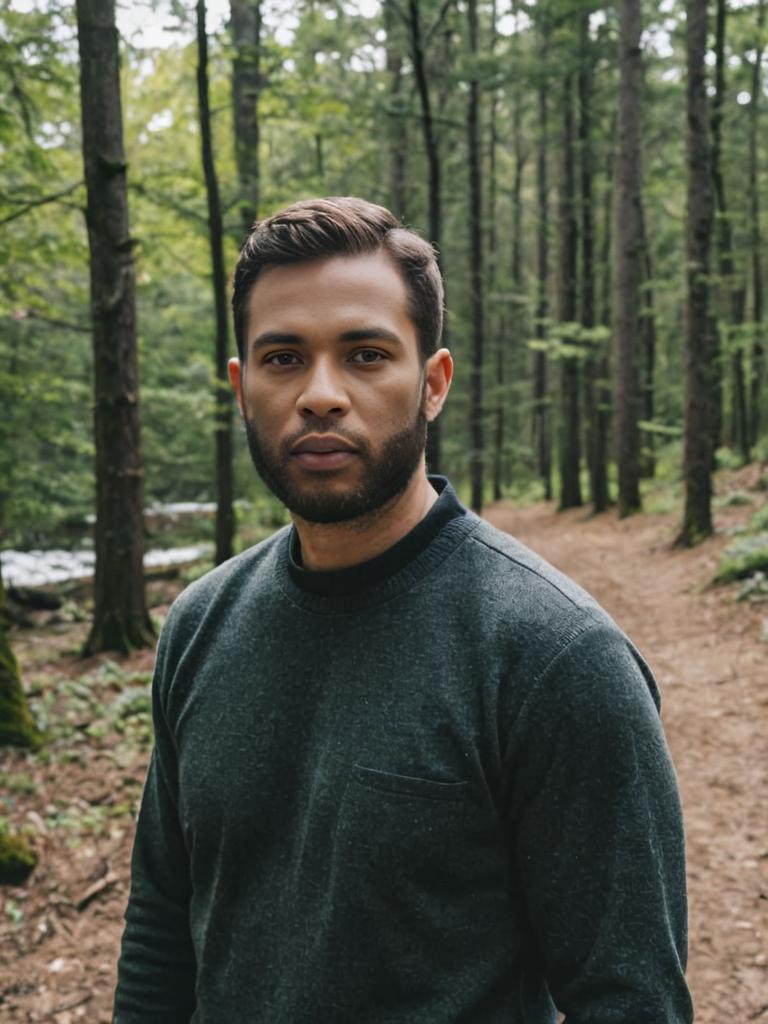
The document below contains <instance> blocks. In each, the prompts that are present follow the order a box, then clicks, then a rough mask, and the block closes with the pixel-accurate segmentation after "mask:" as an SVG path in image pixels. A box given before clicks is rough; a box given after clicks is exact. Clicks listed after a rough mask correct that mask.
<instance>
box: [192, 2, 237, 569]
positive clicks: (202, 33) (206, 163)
mask: <svg viewBox="0 0 768 1024" xmlns="http://www.w3.org/2000/svg"><path fill="white" fill-rule="evenodd" d="M197 99H198V106H199V111H200V141H201V144H202V158H203V170H204V172H205V187H206V192H207V196H208V231H209V235H210V243H211V268H212V280H213V301H214V306H215V309H216V392H215V396H214V397H215V400H216V411H215V417H216V419H215V423H216V498H217V505H216V563H217V564H218V563H220V562H223V561H225V560H226V559H227V558H230V557H231V556H232V541H233V537H234V532H235V515H234V506H233V500H232V499H233V482H232V399H231V396H230V389H229V380H228V374H227V359H228V356H229V338H228V335H229V328H228V322H229V321H228V316H227V276H226V272H225V269H224V229H223V225H222V219H221V202H220V200H219V185H218V181H217V179H216V169H215V166H214V163H213V143H212V140H211V111H210V105H209V100H208V36H207V34H206V30H205V0H197Z"/></svg>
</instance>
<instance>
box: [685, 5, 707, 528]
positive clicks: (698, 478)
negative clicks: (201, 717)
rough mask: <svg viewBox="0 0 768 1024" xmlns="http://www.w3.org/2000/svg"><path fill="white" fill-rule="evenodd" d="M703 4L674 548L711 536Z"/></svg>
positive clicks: (690, 137)
mask: <svg viewBox="0 0 768 1024" xmlns="http://www.w3.org/2000/svg"><path fill="white" fill-rule="evenodd" d="M706 45H707V0H686V51H687V65H688V80H687V112H688V131H687V137H686V144H687V163H688V199H687V217H686V222H687V223H686V255H687V281H688V284H687V290H688V297H687V303H686V324H685V447H684V455H683V475H684V479H685V509H684V512H683V522H682V526H681V530H680V534H679V536H678V538H677V543H678V544H679V545H682V546H689V545H692V544H696V543H697V542H698V541H700V540H702V539H703V538H704V537H708V536H709V535H710V534H711V533H712V480H711V470H712V431H711V419H712V414H713V411H712V404H713V403H712V372H711V358H712V355H713V352H712V341H711V335H710V320H709V310H708V305H709V285H708V275H709V250H710V243H711V236H712V219H713V201H712V174H711V170H712V167H711V150H710V141H709V137H708V132H707V124H708V118H707V92H706V72H705V66H704V56H705V53H706Z"/></svg>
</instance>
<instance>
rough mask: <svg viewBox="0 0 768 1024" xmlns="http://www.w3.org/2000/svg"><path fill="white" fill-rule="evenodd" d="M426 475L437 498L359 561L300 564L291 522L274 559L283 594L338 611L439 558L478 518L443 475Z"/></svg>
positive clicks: (388, 589) (383, 592)
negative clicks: (386, 544) (320, 567)
mask: <svg viewBox="0 0 768 1024" xmlns="http://www.w3.org/2000/svg"><path fill="white" fill-rule="evenodd" d="M429 481H430V483H431V484H432V486H433V487H434V488H435V490H436V491H437V492H438V499H437V501H436V502H435V503H434V504H433V505H432V507H431V508H430V510H429V512H428V513H427V515H426V516H425V517H424V518H423V519H422V520H421V522H419V523H417V524H416V526H414V528H413V529H412V530H411V531H410V532H409V533H407V534H406V535H405V536H404V537H402V538H401V539H400V540H399V541H397V543H396V544H393V545H392V547H390V548H388V549H387V550H386V551H384V552H382V554H380V555H377V556H376V557H375V558H371V559H369V560H368V561H366V562H361V563H360V564H359V565H353V566H350V567H349V568H345V569H332V570H326V571H312V570H309V569H306V568H304V566H303V565H302V564H301V547H300V543H299V537H298V533H297V531H296V528H295V527H292V528H291V530H290V531H288V532H287V534H286V540H285V542H284V550H283V551H282V552H281V553H280V555H279V562H278V576H279V577H281V581H282V583H283V585H284V587H285V588H286V589H287V590H288V591H289V596H290V597H291V598H292V599H293V600H294V601H297V600H298V603H300V604H301V605H303V606H309V607H314V608H316V609H317V610H325V611H339V610H344V609H346V606H349V608H348V610H352V609H353V607H359V605H360V603H361V602H362V603H364V604H368V603H370V601H371V599H375V598H379V599H385V598H386V597H388V596H390V595H391V594H392V592H393V590H397V589H400V586H399V585H398V582H399V583H400V584H401V585H407V584H408V583H409V582H410V581H411V580H412V579H413V578H414V575H415V576H418V575H421V573H422V572H423V571H429V569H430V568H431V567H432V564H433V562H434V561H435V559H436V558H437V559H440V560H442V557H444V556H445V554H446V553H447V549H448V548H452V547H453V546H455V543H457V541H458V540H459V539H460V538H462V537H464V536H465V534H466V533H467V532H468V530H470V529H472V528H474V526H475V525H476V523H477V522H478V520H477V517H476V516H474V515H473V514H472V513H471V512H468V510H467V509H466V508H465V507H464V506H463V505H462V504H461V502H460V501H459V499H458V497H457V495H456V492H455V491H454V489H453V487H452V486H451V485H450V483H449V482H448V480H447V479H446V478H445V477H443V476H430V477H429ZM456 527H458V528H459V529H458V530H457V529H456ZM436 544H437V548H436V547H435V545H436ZM444 547H445V548H446V550H445V551H444V550H443V548H444ZM430 556H432V557H430ZM396 581H397V582H396Z"/></svg>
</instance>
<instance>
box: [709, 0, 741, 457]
mask: <svg viewBox="0 0 768 1024" xmlns="http://www.w3.org/2000/svg"><path fill="white" fill-rule="evenodd" d="M725 26H726V5H725V0H717V7H716V14H715V94H714V97H713V100H712V183H713V186H714V194H715V206H716V210H717V217H716V220H715V227H716V231H715V242H716V248H717V255H718V271H719V275H720V283H721V287H722V288H723V290H724V291H725V294H726V310H725V320H726V327H725V333H726V336H727V337H729V341H730V348H731V372H732V392H733V398H732V410H731V412H732V426H731V439H732V443H733V445H734V447H736V448H738V449H739V450H740V452H741V455H742V458H743V459H744V461H745V462H748V461H749V449H750V444H749V423H748V409H747V393H746V381H745V377H744V356H743V352H742V348H741V345H740V343H739V339H738V333H739V328H740V327H741V324H742V323H743V320H744V312H745V306H746V298H747V297H746V286H745V282H744V281H743V280H737V278H736V267H735V265H734V259H733V231H732V229H731V221H730V218H729V212H728V203H727V201H726V192H725V177H724V175H723V169H722V148H723V103H724V101H725Z"/></svg>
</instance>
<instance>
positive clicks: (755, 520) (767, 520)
mask: <svg viewBox="0 0 768 1024" xmlns="http://www.w3.org/2000/svg"><path fill="white" fill-rule="evenodd" d="M749 529H750V530H753V531H755V532H757V531H759V530H767V531H768V503H766V504H764V505H762V506H761V507H760V508H759V509H758V510H757V511H756V512H755V513H754V514H753V515H752V518H751V519H750V520H749Z"/></svg>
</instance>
